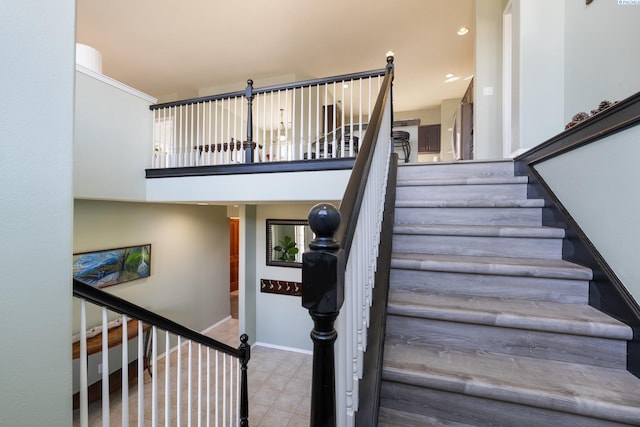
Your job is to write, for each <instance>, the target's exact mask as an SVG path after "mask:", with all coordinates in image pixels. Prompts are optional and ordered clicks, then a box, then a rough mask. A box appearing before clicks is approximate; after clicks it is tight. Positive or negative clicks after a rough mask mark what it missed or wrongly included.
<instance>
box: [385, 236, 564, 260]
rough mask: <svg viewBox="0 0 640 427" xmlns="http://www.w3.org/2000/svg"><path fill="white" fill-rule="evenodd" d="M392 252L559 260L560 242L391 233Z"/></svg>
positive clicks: (534, 239) (517, 238)
mask: <svg viewBox="0 0 640 427" xmlns="http://www.w3.org/2000/svg"><path fill="white" fill-rule="evenodd" d="M393 251H394V252H396V253H421V254H439V255H470V256H495V257H517V258H543V259H551V258H552V259H560V258H562V239H541V238H525V237H477V236H434V235H419V234H394V235H393Z"/></svg>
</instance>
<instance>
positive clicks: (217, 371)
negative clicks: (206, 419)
mask: <svg viewBox="0 0 640 427" xmlns="http://www.w3.org/2000/svg"><path fill="white" fill-rule="evenodd" d="M215 354H216V377H215V378H216V382H215V386H216V390H215V414H216V427H219V425H220V423H219V419H220V417H219V414H220V404H219V403H218V402H219V398H218V385H219V383H220V381H218V379H219V378H220V377H219V376H218V375H219V374H220V372H219V369H218V366H219V362H220V360H219V354H218V350H216V353H215Z"/></svg>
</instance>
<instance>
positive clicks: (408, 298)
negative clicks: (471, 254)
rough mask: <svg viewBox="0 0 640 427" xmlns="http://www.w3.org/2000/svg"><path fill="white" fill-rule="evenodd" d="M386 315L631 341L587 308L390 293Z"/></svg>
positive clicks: (625, 329)
mask: <svg viewBox="0 0 640 427" xmlns="http://www.w3.org/2000/svg"><path fill="white" fill-rule="evenodd" d="M388 313H389V314H395V315H403V316H411V317H420V318H425V319H437V320H446V321H452V322H460V323H474V324H479V325H490V326H497V327H505V328H516V329H527V330H536V331H545V332H554V333H563V334H571V335H585V336H591V337H601V338H609V339H621V340H630V339H632V338H633V331H632V329H631V328H630V327H629V326H627V325H625V324H624V323H622V322H619V321H618V320H616V319H614V318H612V317H610V316H607V315H606V314H604V313H602V312H600V311H598V310H596V309H595V308H593V307H591V306H588V305H586V304H565V303H554V302H548V301H524V300H516V299H501V298H493V297H481V296H465V295H443V294H427V293H414V292H403V291H394V290H391V292H390V293H389V304H388Z"/></svg>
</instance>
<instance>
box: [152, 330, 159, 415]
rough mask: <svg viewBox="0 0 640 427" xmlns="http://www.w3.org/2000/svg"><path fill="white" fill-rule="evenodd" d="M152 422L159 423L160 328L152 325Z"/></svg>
mask: <svg viewBox="0 0 640 427" xmlns="http://www.w3.org/2000/svg"><path fill="white" fill-rule="evenodd" d="M151 372H152V375H151V376H152V378H151V424H152V425H153V427H157V425H158V328H156V327H155V326H152V327H151Z"/></svg>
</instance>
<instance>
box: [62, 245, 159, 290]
mask: <svg viewBox="0 0 640 427" xmlns="http://www.w3.org/2000/svg"><path fill="white" fill-rule="evenodd" d="M150 273H151V244H146V245H141V246H129V247H126V248H118V249H107V250H103V251H96V252H83V253H79V254H74V255H73V278H74V279H77V280H79V281H81V282H83V283H86V284H88V285H91V286H95V287H98V288H104V287H105V286H111V285H117V284H119V283H123V282H130V281H131V280H137V279H142V278H144V277H149V275H150Z"/></svg>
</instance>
